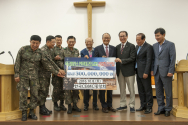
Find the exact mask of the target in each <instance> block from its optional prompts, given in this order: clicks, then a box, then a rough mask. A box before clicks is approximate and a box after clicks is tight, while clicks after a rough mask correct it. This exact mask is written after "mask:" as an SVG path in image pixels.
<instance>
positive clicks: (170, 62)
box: [151, 28, 176, 117]
mask: <svg viewBox="0 0 188 125" xmlns="http://www.w3.org/2000/svg"><path fill="white" fill-rule="evenodd" d="M154 33H155V39H156V40H157V43H155V44H153V51H154V56H153V64H152V71H151V75H154V76H155V88H156V97H157V103H158V111H157V112H156V113H154V114H155V115H160V114H165V116H166V117H168V116H170V111H171V110H172V76H173V74H174V70H175V60H176V50H175V45H174V43H173V42H170V41H168V40H166V39H165V30H164V29H163V28H158V29H156V30H155V32H154ZM163 88H164V89H165V94H166V106H165V103H164V90H163Z"/></svg>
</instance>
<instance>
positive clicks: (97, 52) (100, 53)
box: [94, 44, 116, 57]
mask: <svg viewBox="0 0 188 125" xmlns="http://www.w3.org/2000/svg"><path fill="white" fill-rule="evenodd" d="M94 53H95V57H102V56H106V53H105V50H104V47H103V44H102V45H100V46H97V47H95V51H94ZM109 57H116V48H115V47H114V46H111V45H109Z"/></svg>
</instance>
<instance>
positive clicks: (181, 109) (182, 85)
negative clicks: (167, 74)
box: [172, 60, 188, 118]
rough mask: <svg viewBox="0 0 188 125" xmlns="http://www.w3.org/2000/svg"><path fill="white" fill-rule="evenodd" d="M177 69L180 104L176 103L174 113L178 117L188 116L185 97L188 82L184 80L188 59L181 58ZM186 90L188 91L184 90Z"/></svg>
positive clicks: (187, 94)
mask: <svg viewBox="0 0 188 125" xmlns="http://www.w3.org/2000/svg"><path fill="white" fill-rule="evenodd" d="M175 71H176V72H177V82H178V105H174V106H173V109H172V114H173V115H174V116H176V117H181V118H188V108H187V106H188V105H186V106H185V100H187V99H188V98H185V97H187V96H188V91H187V89H186V88H188V83H187V82H183V73H185V72H188V61H187V60H181V61H180V62H179V63H178V64H177V66H176V68H175ZM184 90H186V91H184Z"/></svg>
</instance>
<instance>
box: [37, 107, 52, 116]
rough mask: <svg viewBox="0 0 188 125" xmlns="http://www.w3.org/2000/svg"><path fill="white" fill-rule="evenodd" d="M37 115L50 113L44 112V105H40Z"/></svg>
mask: <svg viewBox="0 0 188 125" xmlns="http://www.w3.org/2000/svg"><path fill="white" fill-rule="evenodd" d="M39 113H40V114H41V115H50V113H49V112H48V111H47V110H46V108H45V105H41V106H40V110H39Z"/></svg>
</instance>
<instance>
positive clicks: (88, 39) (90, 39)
mask: <svg viewBox="0 0 188 125" xmlns="http://www.w3.org/2000/svg"><path fill="white" fill-rule="evenodd" d="M85 43H86V47H87V48H91V47H93V40H92V38H87V39H86V42H85Z"/></svg>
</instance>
